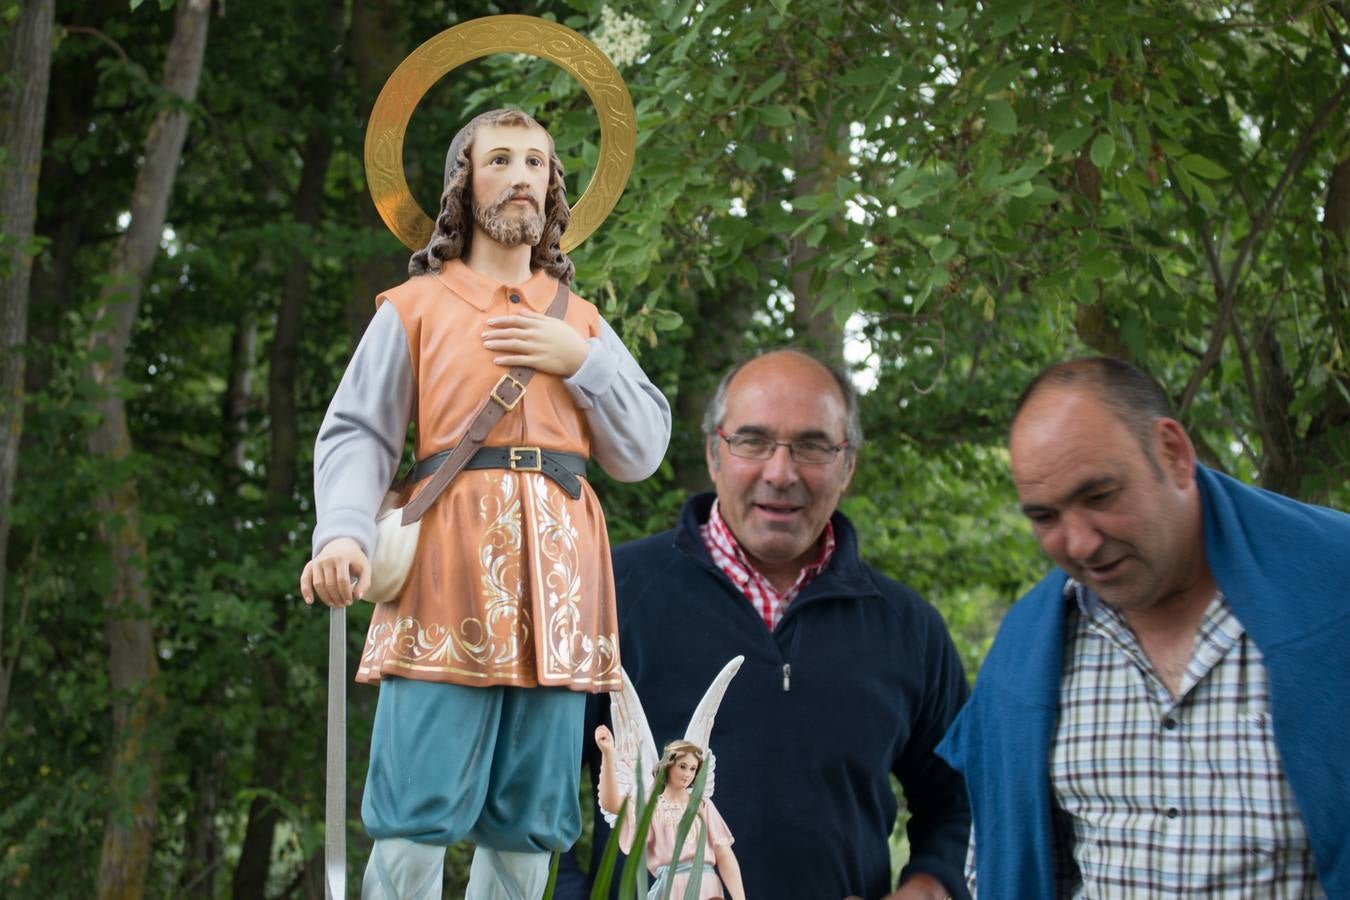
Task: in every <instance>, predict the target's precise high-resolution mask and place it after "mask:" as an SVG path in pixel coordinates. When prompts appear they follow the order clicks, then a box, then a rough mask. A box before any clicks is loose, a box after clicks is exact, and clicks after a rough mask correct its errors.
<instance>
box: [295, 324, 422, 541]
mask: <svg viewBox="0 0 1350 900" xmlns="http://www.w3.org/2000/svg"><path fill="white" fill-rule="evenodd" d="M413 394H414V385H413V373H412V360H411V359H410V358H409V354H408V339H407V335H406V333H405V332H404V330H403V320H402V319H400V318H399V315H398V310H396V309H395V308H394V304H392V303H384V304H382V305H381V306H380V308H379V309H378V310H377V311H376V312H375V317H374V318H373V319H371V321H370V325H369V327H367V328H366V333H365V334H364V335H363V336H362V337H361V343H360V344H359V345H357V348H356V352H355V353H354V354H352V361H351V362H350V363H348V364H347V371H346V373H345V374H344V375H343V376H342V383H341V384H339V385H338V389H337V393H336V394H334V395H333V402H332V403H330V404H328V412H327V414H326V415H325V416H324V417H323V425H322V426H320V428H319V437H318V439H317V440H315V442H314V507H315V511H316V513H317V520H318V521H317V522H316V524H315V526H314V537H313V541H312V552H313V553H314V554H315V555H317V554H318V552H319V551H320V550H321V549H323V547H324V545H325V544H327V543H328V542H329V541H332V540H334V539H335V538H340V537H349V538H353V539H354V540H355V541H356V542H357V543H358V544H360V545H361V549H362V550H364V551H365V554H366V556H370V555H371V553H372V552H373V551H374V549H375V514H376V513H377V512H379V509H380V503H381V501H382V500H383V499H384V495H385V493H386V492H387V491H388V490H389V483H390V482H391V481H393V478H394V473H395V472H397V471H398V463H399V458H400V457H401V456H402V453H403V440H404V437H405V435H406V434H407V431H408V420H409V417H410V416H411V415H412V407H413Z"/></svg>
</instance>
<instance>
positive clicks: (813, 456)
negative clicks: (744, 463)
mask: <svg viewBox="0 0 1350 900" xmlns="http://www.w3.org/2000/svg"><path fill="white" fill-rule="evenodd" d="M717 436H718V437H720V438H721V439H722V440H724V441H726V442H727V449H728V450H730V451H731V455H732V456H739V457H740V458H741V459H758V460H765V459H769V458H770V457H772V456H773V455H774V454H775V453H777V452H778V448H779V447H786V448H788V455H789V456H791V457H792V461H793V462H798V463H807V464H810V465H823V464H824V463H830V462H834V458H835V457H836V456H838V455H839V451H840V450H843V449H844V448H846V447H847V446H848V441H844V442H843V443H842V444H827V443H825V442H824V441H812V440H805V441H775V440H773V439H772V438H767V437H765V436H764V435H762V434H727V433H726V432H725V431H723V430H722V429H720V428H719V429H717Z"/></svg>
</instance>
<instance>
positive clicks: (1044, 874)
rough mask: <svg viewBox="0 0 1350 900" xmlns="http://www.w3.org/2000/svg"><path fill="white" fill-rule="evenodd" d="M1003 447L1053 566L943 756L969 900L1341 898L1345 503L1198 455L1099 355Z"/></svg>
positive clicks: (1132, 375)
mask: <svg viewBox="0 0 1350 900" xmlns="http://www.w3.org/2000/svg"><path fill="white" fill-rule="evenodd" d="M1010 451H1011V463H1012V473H1013V481H1014V482H1015V484H1016V487H1017V494H1018V498H1019V500H1020V502H1021V506H1022V511H1023V513H1024V514H1025V515H1026V517H1027V519H1028V521H1029V522H1030V523H1031V528H1032V531H1033V532H1034V533H1035V535H1036V539H1037V541H1038V542H1039V543H1040V545H1041V548H1042V549H1043V550H1044V551H1045V554H1046V556H1048V557H1049V558H1050V559H1051V560H1052V561H1053V562H1054V563H1055V564H1056V566H1057V568H1056V569H1055V570H1054V571H1053V572H1051V574H1050V575H1049V576H1047V577H1046V578H1045V579H1044V580H1043V581H1042V582H1041V583H1040V584H1039V585H1037V587H1036V588H1034V589H1033V590H1032V591H1031V592H1030V593H1029V594H1028V595H1027V596H1026V597H1024V598H1023V599H1022V600H1021V601H1020V602H1019V603H1018V604H1017V605H1016V606H1014V607H1013V609H1012V610H1011V611H1010V612H1009V613H1008V615H1007V617H1006V618H1005V620H1004V622H1003V625H1002V626H1001V628H1000V630H999V634H998V637H997V638H996V640H995V642H994V645H993V648H992V649H991V650H990V653H989V656H988V658H987V660H986V661H985V664H984V666H983V667H982V668H981V670H980V676H979V680H978V681H977V682H976V686H975V691H974V693H973V694H972V697H971V702H970V704H969V705H968V706H967V707H966V709H965V710H964V711H963V712H962V714H961V715H960V717H959V718H958V719H957V722H956V724H955V725H954V726H953V728H952V731H951V733H950V734H949V735H948V736H947V738H946V739H945V740H944V742H943V744H942V746H941V747H940V748H939V752H940V753H941V754H942V755H943V756H944V757H945V758H946V759H948V760H949V761H950V762H951V763H952V764H953V765H954V766H955V767H956V768H957V769H959V770H961V771H962V772H963V774H964V775H965V778H966V784H967V787H968V788H969V790H970V795H971V806H972V812H973V816H974V840H973V873H972V874H973V876H974V877H975V878H977V880H978V889H979V890H978V893H979V896H980V897H981V898H982V900H988V898H1004V897H1006V898H1010V900H1011V898H1017V900H1021V898H1026V897H1093V898H1111V897H1121V898H1127V897H1128V898H1133V897H1162V896H1168V897H1225V898H1227V897H1232V898H1239V897H1243V898H1247V897H1288V898H1320V897H1325V896H1327V895H1330V896H1333V897H1344V896H1350V838H1348V837H1347V835H1350V813H1347V809H1350V804H1348V803H1347V801H1348V800H1350V776H1348V775H1347V767H1346V760H1347V759H1348V758H1350V725H1347V723H1348V722H1350V717H1347V716H1346V715H1345V712H1344V710H1345V707H1346V705H1347V703H1348V702H1350V645H1347V643H1346V641H1345V639H1344V634H1345V628H1346V626H1347V625H1350V603H1347V599H1348V596H1347V592H1346V585H1347V584H1350V516H1346V515H1344V514H1342V513H1338V512H1334V511H1332V510H1328V509H1322V508H1319V507H1315V506H1309V505H1306V504H1302V503H1297V502H1295V501H1292V500H1289V499H1287V498H1285V497H1281V496H1278V495H1276V494H1271V493H1268V492H1266V491H1261V490H1257V489H1254V488H1250V487H1246V486H1244V485H1242V484H1239V483H1238V482H1236V481H1234V480H1232V479H1230V478H1227V477H1226V476H1223V475H1220V474H1218V473H1216V472H1213V471H1211V470H1209V469H1207V468H1205V467H1204V466H1201V465H1198V464H1197V462H1196V457H1195V449H1194V447H1193V446H1192V444H1191V441H1190V439H1189V437H1188V436H1187V434H1186V431H1185V429H1184V428H1183V427H1182V426H1181V424H1180V423H1178V422H1177V421H1176V419H1174V418H1172V414H1171V412H1170V409H1169V406H1168V401H1167V398H1166V396H1165V395H1164V394H1163V393H1162V391H1161V390H1159V389H1158V387H1157V386H1156V385H1155V384H1154V382H1153V381H1152V380H1151V379H1150V378H1148V377H1147V376H1146V375H1144V374H1143V373H1141V372H1139V371H1138V370H1137V369H1134V368H1133V367H1131V366H1129V365H1128V364H1126V363H1123V362H1120V361H1118V360H1113V359H1104V358H1095V359H1084V360H1075V361H1073V362H1069V363H1064V364H1060V365H1058V366H1054V367H1052V368H1050V369H1049V370H1047V371H1046V372H1044V373H1042V374H1041V375H1040V376H1039V377H1038V378H1037V379H1036V380H1035V381H1033V382H1032V384H1031V385H1030V386H1029V387H1028V388H1027V390H1026V391H1025V392H1024V394H1023V396H1022V399H1021V401H1020V402H1019V404H1018V408H1017V412H1016V413H1015V415H1014V418H1013V424H1012V429H1011V434H1010Z"/></svg>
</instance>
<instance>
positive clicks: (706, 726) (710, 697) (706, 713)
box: [684, 656, 745, 799]
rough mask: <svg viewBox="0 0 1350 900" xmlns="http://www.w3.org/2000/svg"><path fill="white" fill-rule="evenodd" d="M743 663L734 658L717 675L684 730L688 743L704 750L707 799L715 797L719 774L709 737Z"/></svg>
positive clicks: (742, 657) (704, 789)
mask: <svg viewBox="0 0 1350 900" xmlns="http://www.w3.org/2000/svg"><path fill="white" fill-rule="evenodd" d="M743 662H745V657H744V656H734V657H732V658H731V660H730V661H729V662H728V663H727V664H726V665H725V666H723V667H722V671H721V672H718V673H717V677H716V678H714V679H713V683H712V684H710V685H708V690H707V691H705V692H704V694H703V699H702V700H700V701H699V702H698V706H697V707H695V709H694V715H693V717H692V718H690V720H689V727H688V728H686V729H685V730H684V739H685V740H686V741H688V742H689V743H691V744H697V745H698V746H700V747H702V748H703V749H704V754H703V765H704V766H706V767H707V769H708V777H707V780H706V781H705V782H704V784H703V796H704V798H705V799H706V798H708V797H711V796H712V795H713V785H714V776H715V775H716V774H717V758H716V757H715V756H714V755H713V752H712V747H711V746H710V745H709V742H708V736H709V735H710V734H712V727H713V720H714V719H715V718H717V708H718V707H719V706H721V705H722V695H723V694H725V693H726V692H727V685H729V684H731V679H732V678H734V677H735V676H736V673H737V672H739V671H740V670H741V663H743Z"/></svg>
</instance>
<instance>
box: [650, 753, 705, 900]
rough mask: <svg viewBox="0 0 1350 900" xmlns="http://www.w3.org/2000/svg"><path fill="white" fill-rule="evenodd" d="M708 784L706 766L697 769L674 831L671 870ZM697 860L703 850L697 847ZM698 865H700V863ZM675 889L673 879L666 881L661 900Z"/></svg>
mask: <svg viewBox="0 0 1350 900" xmlns="http://www.w3.org/2000/svg"><path fill="white" fill-rule="evenodd" d="M707 782H708V767H707V766H706V765H703V766H699V767H698V774H697V775H695V776H694V783H693V784H691V785H689V805H688V806H686V807H685V808H684V815H682V816H680V824H679V826H678V827H677V828H676V829H675V858H674V859H672V860H670V865H671V867H672V868H673V867H674V866H675V864H676V863H678V862H679V861H680V852H681V851H682V850H683V849H684V842H685V839H686V838H687V837H688V836H689V829H690V828H692V827H693V824H694V819H695V818H696V817H697V816H698V805H699V802H700V801H702V799H703V787H704V785H705V784H707ZM698 855H699V858H700V859H702V858H703V848H702V846H700V847H699V851H698ZM699 865H702V863H700V864H699ZM674 889H675V879H673V878H672V879H669V880H668V881H666V889H665V890H664V891H662V892H661V900H670V892H671V891H673V890H674Z"/></svg>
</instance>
